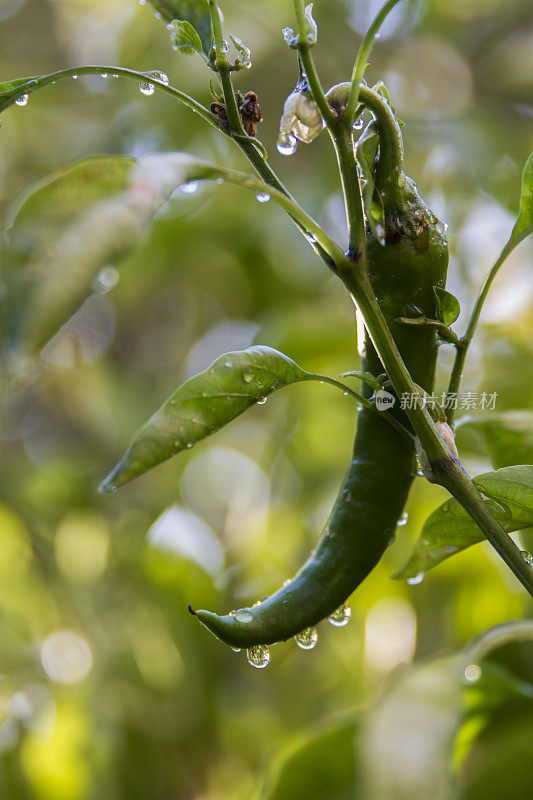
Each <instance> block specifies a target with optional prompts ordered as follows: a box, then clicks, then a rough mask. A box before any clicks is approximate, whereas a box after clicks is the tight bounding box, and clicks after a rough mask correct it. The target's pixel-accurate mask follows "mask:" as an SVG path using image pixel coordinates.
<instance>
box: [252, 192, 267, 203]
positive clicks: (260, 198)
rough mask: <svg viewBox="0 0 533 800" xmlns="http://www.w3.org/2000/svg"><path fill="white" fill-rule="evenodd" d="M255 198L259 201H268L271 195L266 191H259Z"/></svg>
mask: <svg viewBox="0 0 533 800" xmlns="http://www.w3.org/2000/svg"><path fill="white" fill-rule="evenodd" d="M255 199H256V200H257V202H258V203H268V201H269V200H270V195H269V194H267V193H266V192H258V193H257V194H256V196H255Z"/></svg>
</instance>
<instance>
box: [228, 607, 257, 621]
mask: <svg viewBox="0 0 533 800" xmlns="http://www.w3.org/2000/svg"><path fill="white" fill-rule="evenodd" d="M233 616H234V617H235V619H236V620H237V622H240V623H241V625H248V624H249V623H250V622H251V621H252V620H253V618H254V615H253V614H252V612H251V611H250V609H249V608H239V609H238V610H237V611H236V612H235V614H234V615H233Z"/></svg>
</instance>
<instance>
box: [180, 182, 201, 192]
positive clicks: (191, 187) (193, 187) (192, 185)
mask: <svg viewBox="0 0 533 800" xmlns="http://www.w3.org/2000/svg"><path fill="white" fill-rule="evenodd" d="M180 191H182V192H184V194H194V193H195V192H197V191H198V184H197V182H196V181H189V182H188V183H182V184H181V186H180Z"/></svg>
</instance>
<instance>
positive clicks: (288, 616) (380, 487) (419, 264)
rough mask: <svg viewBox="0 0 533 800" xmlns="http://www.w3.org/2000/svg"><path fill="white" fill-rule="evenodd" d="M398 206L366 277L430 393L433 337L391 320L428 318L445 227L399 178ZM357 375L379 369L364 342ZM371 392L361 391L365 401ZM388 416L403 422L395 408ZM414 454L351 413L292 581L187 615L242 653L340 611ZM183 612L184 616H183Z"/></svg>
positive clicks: (365, 566) (384, 534)
mask: <svg viewBox="0 0 533 800" xmlns="http://www.w3.org/2000/svg"><path fill="white" fill-rule="evenodd" d="M401 183H402V184H403V186H402V192H401V193H400V197H401V202H399V203H398V204H397V207H396V208H394V207H392V208H391V207H389V208H388V209H387V212H386V218H385V237H384V238H385V245H382V244H381V243H380V242H379V241H378V240H377V239H376V238H375V236H374V235H373V234H372V232H371V231H370V230H369V231H368V232H367V247H368V261H369V276H370V279H371V282H372V286H373V289H374V292H375V294H376V297H377V299H378V301H379V304H380V306H381V309H382V311H383V313H384V315H385V318H386V320H387V322H388V324H389V325H390V329H391V332H392V334H393V336H394V339H395V341H396V344H397V345H398V348H399V350H400V352H401V354H402V356H403V359H404V361H405V363H406V365H407V367H408V369H409V371H410V373H411V375H412V377H413V380H414V381H415V382H416V383H417V384H419V385H420V386H421V387H423V388H424V389H426V390H427V391H431V389H432V386H433V379H434V372H435V365H436V358H437V347H438V344H437V337H436V333H435V330H434V329H433V328H432V327H429V326H428V327H424V328H421V327H418V328H413V327H411V326H407V325H402V324H401V323H399V322H396V321H395V320H396V319H397V318H398V317H400V316H403V315H404V314H405V313H406V308H407V307H409V306H410V305H411V306H415V307H416V308H419V309H420V310H421V311H422V312H423V313H424V314H426V315H427V316H428V317H434V316H435V314H436V307H435V303H436V299H435V293H434V291H433V287H434V286H443V285H444V282H445V277H446V270H447V264H448V251H447V243H446V239H445V237H444V228H443V226H441V225H439V224H438V222H437V221H436V219H435V217H434V215H432V214H431V212H430V211H429V209H428V208H427V206H426V205H425V203H424V202H423V201H422V200H421V199H420V198H419V196H418V194H417V192H416V187H415V185H414V184H413V182H412V181H410V180H409V179H406V178H404V177H402V178H401ZM362 369H363V370H364V371H366V372H369V373H371V374H373V375H378V374H380V373H382V372H383V367H382V365H381V362H380V361H379V358H378V356H377V354H376V352H375V350H374V348H373V346H372V344H371V343H370V342H369V341H367V342H366V355H365V356H364V358H363V363H362ZM372 391H373V390H372V389H371V388H369V387H365V390H364V392H365V394H366V396H367V397H369V396H370V395H371V394H372ZM393 413H394V414H395V415H396V416H397V418H398V419H400V420H401V421H402V422H403V423H405V417H404V414H403V412H402V411H401V410H400V409H399V408H398V403H397V404H396V408H395V409H394V411H393ZM413 467H414V445H413V444H412V443H409V442H408V441H406V440H405V438H404V437H402V436H400V435H399V434H398V433H397V432H396V431H395V430H393V429H392V428H391V427H390V426H389V425H387V424H386V423H385V422H384V421H383V420H382V419H380V418H379V416H378V415H377V414H375V413H373V412H372V411H369V410H368V409H363V410H362V411H360V412H359V414H358V419H357V431H356V436H355V443H354V449H353V458H352V462H351V464H350V466H349V467H348V471H347V472H346V475H345V477H344V481H343V483H342V486H341V489H340V492H339V495H338V497H337V500H336V502H335V505H334V507H333V511H332V513H331V516H330V517H329V519H328V521H327V523H326V526H325V528H324V531H323V532H322V535H321V537H320V539H319V541H318V544H317V546H316V548H315V550H314V551H313V553H312V554H311V556H310V557H309V559H308V560H307V561H306V563H305V564H304V565H303V567H302V568H301V569H300V571H299V572H298V573H297V574H296V575H295V577H294V578H293V579H292V580H290V581H289V582H287V583H286V584H285V585H284V586H283V587H282V588H281V589H279V590H278V591H277V592H275V594H273V595H272V596H271V597H269V598H267V599H266V600H264V601H263V602H262V603H261V604H259V605H255V606H253V607H252V608H249V609H239V610H238V611H237V612H235V613H233V614H228V615H226V616H218V615H217V614H213V613H211V612H209V611H197V612H192V613H195V614H196V616H197V617H198V619H199V620H200V622H202V623H203V624H204V625H205V626H206V627H207V628H209V630H210V631H211V632H212V633H214V634H215V635H216V636H217V637H218V638H219V639H221V640H222V641H224V642H226V643H227V644H229V645H231V646H232V647H239V648H245V647H247V648H249V647H252V646H254V645H257V644H270V643H273V642H277V641H281V640H284V639H288V638H290V637H291V636H294V635H296V634H297V633H299V632H300V631H302V630H304V629H305V628H308V627H310V626H313V625H315V624H316V623H317V622H319V621H320V620H322V619H324V618H325V617H327V616H329V615H330V614H332V613H333V612H334V611H335V610H336V609H337V608H338V607H339V606H341V605H342V604H343V603H344V602H345V601H346V599H347V598H348V597H349V595H350V594H351V593H352V592H353V590H354V589H355V588H356V587H357V586H358V585H359V584H360V583H361V581H362V580H363V579H364V578H365V577H366V576H367V575H368V573H369V572H370V571H371V570H372V569H373V567H374V566H375V565H376V564H377V563H378V561H379V560H380V559H381V557H382V555H383V553H384V551H385V550H386V548H387V546H388V545H389V543H390V540H391V537H392V536H393V533H394V529H395V527H396V524H397V521H398V519H399V517H400V515H401V513H402V510H403V508H404V505H405V501H406V499H407V495H408V492H409V488H410V486H411V483H412V480H413V474H414V470H413ZM191 611H192V609H191Z"/></svg>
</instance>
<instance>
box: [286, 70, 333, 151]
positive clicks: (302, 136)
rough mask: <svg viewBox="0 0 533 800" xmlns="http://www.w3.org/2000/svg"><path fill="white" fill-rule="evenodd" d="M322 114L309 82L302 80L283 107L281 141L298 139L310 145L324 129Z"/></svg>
mask: <svg viewBox="0 0 533 800" xmlns="http://www.w3.org/2000/svg"><path fill="white" fill-rule="evenodd" d="M323 127H324V126H323V120H322V114H321V113H320V110H319V108H318V106H317V104H316V103H315V101H314V100H313V96H312V94H311V92H310V91H309V89H308V86H307V81H305V80H300V81H299V82H298V83H297V84H296V88H295V89H294V90H293V91H292V92H291V93H290V95H289V96H288V97H287V99H286V100H285V103H284V105H283V114H282V117H281V120H280V123H279V136H280V140H281V139H283V140H287V139H288V138H289V139H290V137H296V139H298V140H299V141H301V142H305V143H306V144H309V143H310V142H312V141H313V139H316V137H317V136H318V134H319V133H320V131H321V130H322V128H323Z"/></svg>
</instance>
